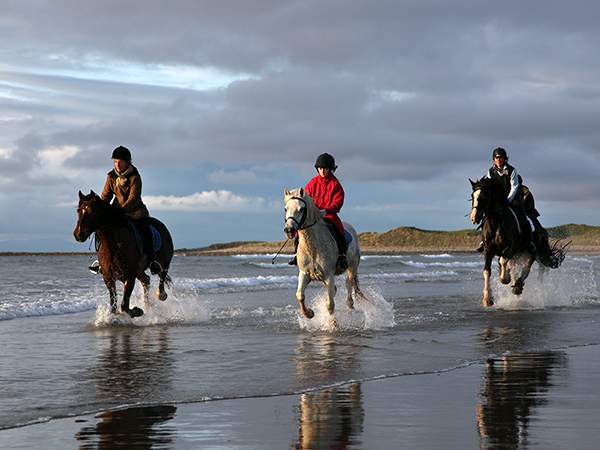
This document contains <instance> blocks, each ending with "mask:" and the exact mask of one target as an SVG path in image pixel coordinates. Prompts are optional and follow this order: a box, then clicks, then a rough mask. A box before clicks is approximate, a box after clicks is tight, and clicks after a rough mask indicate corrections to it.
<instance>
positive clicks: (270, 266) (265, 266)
mask: <svg viewBox="0 0 600 450" xmlns="http://www.w3.org/2000/svg"><path fill="white" fill-rule="evenodd" d="M250 265H251V266H254V267H260V268H261V269H289V268H290V265H289V264H288V263H276V264H271V263H263V262H251V263H250Z"/></svg>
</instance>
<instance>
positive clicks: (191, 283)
mask: <svg viewBox="0 0 600 450" xmlns="http://www.w3.org/2000/svg"><path fill="white" fill-rule="evenodd" d="M297 280H298V277H297V276H296V275H257V276H253V277H222V278H177V279H176V280H175V283H176V284H177V285H178V286H182V287H185V288H191V289H218V288H242V289H244V288H249V287H256V286H273V285H286V286H287V285H292V284H293V283H295V282H296V281H297Z"/></svg>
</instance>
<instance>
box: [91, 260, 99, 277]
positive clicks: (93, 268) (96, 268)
mask: <svg viewBox="0 0 600 450" xmlns="http://www.w3.org/2000/svg"><path fill="white" fill-rule="evenodd" d="M88 270H89V271H90V272H92V273H93V274H96V275H99V274H100V273H102V270H101V269H100V261H98V260H96V261H94V262H93V263H92V264H90V266H89V267H88Z"/></svg>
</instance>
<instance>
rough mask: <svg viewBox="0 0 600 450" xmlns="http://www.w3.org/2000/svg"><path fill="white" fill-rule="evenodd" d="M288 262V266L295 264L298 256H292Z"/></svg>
mask: <svg viewBox="0 0 600 450" xmlns="http://www.w3.org/2000/svg"><path fill="white" fill-rule="evenodd" d="M288 264H289V265H290V266H297V265H298V258H297V257H296V255H294V256H292V258H291V259H290V260H289V261H288Z"/></svg>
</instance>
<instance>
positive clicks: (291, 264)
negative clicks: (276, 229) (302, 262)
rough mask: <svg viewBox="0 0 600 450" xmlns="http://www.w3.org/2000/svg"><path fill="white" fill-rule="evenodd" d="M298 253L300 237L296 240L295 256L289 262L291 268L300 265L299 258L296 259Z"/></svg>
mask: <svg viewBox="0 0 600 450" xmlns="http://www.w3.org/2000/svg"><path fill="white" fill-rule="evenodd" d="M296 253H298V236H296V237H295V238H294V256H292V258H291V259H290V260H289V261H288V264H289V265H290V266H297V265H298V258H297V257H296Z"/></svg>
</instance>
